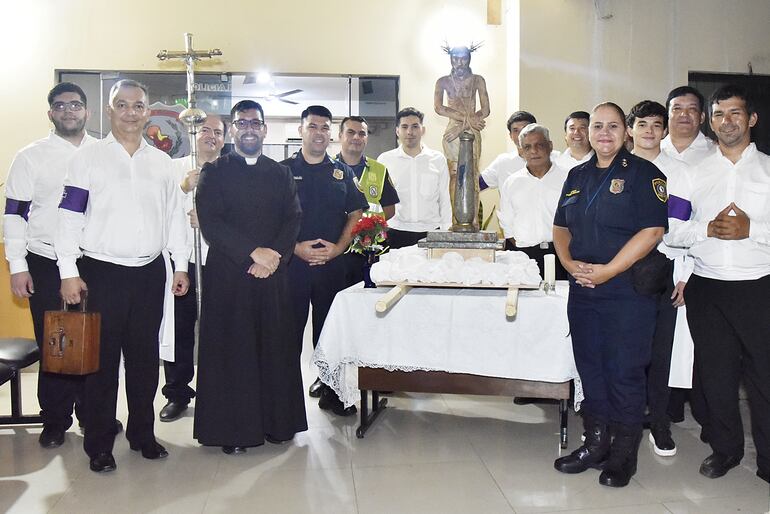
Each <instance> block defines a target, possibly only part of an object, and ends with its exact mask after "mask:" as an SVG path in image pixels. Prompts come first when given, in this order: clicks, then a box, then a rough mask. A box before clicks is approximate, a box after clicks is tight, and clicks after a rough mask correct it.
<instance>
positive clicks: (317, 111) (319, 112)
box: [299, 105, 332, 123]
mask: <svg viewBox="0 0 770 514" xmlns="http://www.w3.org/2000/svg"><path fill="white" fill-rule="evenodd" d="M311 114H314V115H315V116H321V117H322V118H329V123H331V121H332V112H331V111H330V110H329V109H327V108H326V107H324V106H323V105H311V106H309V107H308V108H307V109H305V110H304V111H302V114H301V115H300V117H299V120H300V122H304V121H305V120H306V119H307V117H308V116H310V115H311Z"/></svg>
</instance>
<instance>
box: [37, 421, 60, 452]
mask: <svg viewBox="0 0 770 514" xmlns="http://www.w3.org/2000/svg"><path fill="white" fill-rule="evenodd" d="M38 442H39V443H40V446H42V447H43V448H58V447H59V446H61V445H62V444H64V430H62V429H61V428H57V427H51V426H47V427H43V431H42V432H40V437H39V438H38Z"/></svg>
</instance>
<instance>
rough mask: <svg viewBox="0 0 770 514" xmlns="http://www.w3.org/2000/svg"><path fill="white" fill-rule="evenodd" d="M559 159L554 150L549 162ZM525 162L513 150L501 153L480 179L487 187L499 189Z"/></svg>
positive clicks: (482, 173) (557, 153) (516, 151)
mask: <svg viewBox="0 0 770 514" xmlns="http://www.w3.org/2000/svg"><path fill="white" fill-rule="evenodd" d="M558 158H559V152H557V151H556V150H554V151H552V152H551V162H556V160H557V159H558ZM526 165H527V162H526V161H525V160H524V158H523V157H522V156H521V155H519V152H518V150H516V149H515V148H514V150H513V151H512V152H506V153H501V154H500V155H498V156H497V157H495V160H494V161H492V163H491V164H490V165H489V166H487V168H486V169H485V170H484V171H482V172H481V178H483V179H484V182H486V184H487V185H488V186H489V187H496V188H499V187H500V186H502V185H503V184H505V181H506V180H507V179H508V177H510V176H511V175H513V174H514V173H516V172H517V171H519V170H520V169H521V168H523V167H525V166H526Z"/></svg>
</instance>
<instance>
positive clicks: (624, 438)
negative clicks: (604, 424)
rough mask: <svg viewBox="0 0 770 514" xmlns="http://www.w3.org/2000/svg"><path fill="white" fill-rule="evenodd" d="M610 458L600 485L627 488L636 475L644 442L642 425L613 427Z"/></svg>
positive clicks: (600, 478)
mask: <svg viewBox="0 0 770 514" xmlns="http://www.w3.org/2000/svg"><path fill="white" fill-rule="evenodd" d="M612 435H613V438H612V446H611V447H610V456H609V458H608V459H607V462H606V463H605V464H604V471H602V474H601V475H599V483H600V484H602V485H606V486H609V487H625V486H627V485H628V482H629V481H630V480H631V477H632V476H634V475H635V474H636V457H637V454H638V453H639V443H640V442H641V440H642V425H621V424H617V425H615V424H613V425H612Z"/></svg>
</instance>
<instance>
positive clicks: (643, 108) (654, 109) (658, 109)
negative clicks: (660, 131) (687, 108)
mask: <svg viewBox="0 0 770 514" xmlns="http://www.w3.org/2000/svg"><path fill="white" fill-rule="evenodd" d="M650 116H660V117H661V118H662V119H663V128H664V129H666V128H668V111H667V110H666V108H665V107H663V106H662V105H661V104H659V103H658V102H653V101H652V100H642V101H641V102H639V103H638V104H636V105H634V106H633V107H631V110H630V111H629V112H628V116H626V126H628V127H629V128H634V122H635V121H636V118H649V117H650Z"/></svg>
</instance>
